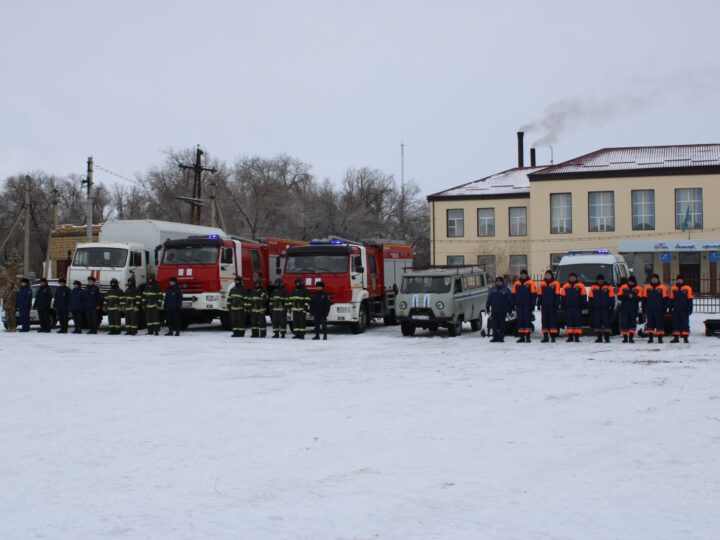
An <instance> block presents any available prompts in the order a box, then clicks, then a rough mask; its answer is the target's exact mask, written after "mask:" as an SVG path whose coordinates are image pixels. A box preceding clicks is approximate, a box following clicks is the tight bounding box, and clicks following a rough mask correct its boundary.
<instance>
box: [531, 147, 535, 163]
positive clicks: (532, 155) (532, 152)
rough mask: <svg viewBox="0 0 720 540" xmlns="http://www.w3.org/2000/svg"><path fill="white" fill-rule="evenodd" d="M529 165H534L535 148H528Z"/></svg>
mask: <svg viewBox="0 0 720 540" xmlns="http://www.w3.org/2000/svg"><path fill="white" fill-rule="evenodd" d="M530 166H531V167H535V148H531V149H530Z"/></svg>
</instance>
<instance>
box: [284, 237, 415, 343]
mask: <svg viewBox="0 0 720 540" xmlns="http://www.w3.org/2000/svg"><path fill="white" fill-rule="evenodd" d="M410 266H412V246H411V245H409V244H401V243H396V242H393V243H390V242H388V243H377V244H363V243H359V242H352V241H349V240H343V239H340V238H329V239H322V240H313V241H311V242H310V245H307V246H293V247H289V248H288V250H287V259H286V261H285V272H284V274H283V276H282V278H283V281H284V283H285V286H286V287H287V288H288V289H289V290H293V289H294V288H295V280H297V279H300V280H301V281H302V282H303V284H304V285H305V287H306V288H307V289H308V290H309V291H310V292H311V293H313V292H315V291H316V290H317V286H316V284H317V283H318V282H319V281H322V282H323V283H324V284H325V290H326V291H327V292H328V293H329V294H330V298H331V300H332V307H331V308H330V314H329V315H328V322H329V323H334V324H346V325H350V326H352V329H353V332H354V333H358V334H359V333H362V332H364V331H365V329H366V328H367V326H368V325H369V324H370V323H371V321H372V319H375V318H382V319H383V320H384V322H385V323H386V324H396V314H395V313H396V312H395V296H396V294H397V290H398V285H399V283H400V280H401V279H402V273H403V269H404V268H406V267H410Z"/></svg>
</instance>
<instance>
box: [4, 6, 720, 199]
mask: <svg viewBox="0 0 720 540" xmlns="http://www.w3.org/2000/svg"><path fill="white" fill-rule="evenodd" d="M719 20H720V2H716V1H711V0H708V1H686V2H683V3H678V2H671V1H669V0H664V1H661V0H654V1H635V0H633V1H630V0H623V1H607V0H606V1H603V2H580V1H577V0H574V1H557V2H555V1H542V2H541V1H536V0H527V1H522V0H513V1H495V2H489V1H480V0H476V1H452V0H447V1H440V0H438V1H423V0H414V1H392V0H384V1H369V0H364V1H362V2H360V1H343V0H328V1H313V0H303V1H291V0H282V1H281V0H277V1H274V0H263V1H257V0H256V1H240V0H237V1H230V0H226V1H207V0H206V1H203V2H199V1H197V0H195V1H193V2H190V1H184V0H172V1H169V0H168V1H160V0H155V1H150V0H143V1H130V0H123V1H122V2H112V3H110V2H98V1H84V2H81V1H73V0H66V1H64V2H57V1H54V0H53V1H32V2H31V1H26V2H4V3H3V14H2V21H3V24H2V32H1V33H0V66H1V67H2V71H1V72H0V73H1V74H2V75H1V79H0V81H2V84H0V178H5V177H7V176H9V175H11V174H16V173H18V172H21V171H29V170H44V171H47V172H52V173H56V174H67V173H82V172H83V170H84V167H85V160H86V159H87V157H88V156H89V155H93V156H94V158H95V161H96V162H97V163H98V164H100V165H102V166H104V167H106V168H108V169H111V170H114V171H117V172H118V173H121V174H123V175H127V176H133V175H134V174H135V173H138V172H141V171H144V170H145V169H146V168H148V167H149V166H152V165H155V164H159V163H160V162H161V161H162V160H163V150H164V149H167V148H169V147H173V148H178V149H179V148H186V147H190V146H194V145H195V144H198V143H199V144H201V145H202V146H203V147H204V148H206V149H207V150H208V151H209V152H210V153H211V154H213V155H215V156H218V157H220V158H223V159H225V160H227V161H229V162H231V161H232V160H234V159H235V158H236V157H237V156H240V155H252V154H260V155H264V156H272V155H275V154H279V153H287V154H289V155H291V156H294V157H297V158H300V159H302V160H304V161H307V162H309V163H311V164H312V166H313V171H314V173H315V174H316V175H317V176H319V177H321V178H324V177H329V178H330V179H332V180H338V179H339V178H340V177H341V176H342V173H343V171H344V170H345V169H346V168H347V167H351V166H353V167H360V166H370V167H375V168H379V169H382V170H383V171H385V172H387V173H391V174H394V175H395V176H396V177H397V178H399V176H400V157H399V156H400V149H399V147H400V141H401V140H404V141H405V144H406V178H411V179H414V180H415V181H417V182H418V184H419V185H420V187H421V189H422V190H423V192H424V193H425V194H428V193H431V192H434V191H438V190H440V189H443V188H446V187H450V186H452V185H455V184H458V183H462V182H465V181H469V180H472V179H474V178H478V177H482V176H485V175H488V174H492V173H494V172H497V171H499V170H504V169H507V168H509V167H512V166H514V165H515V163H516V159H517V158H516V146H515V132H516V131H517V130H518V128H519V127H520V126H522V125H525V124H531V123H533V122H535V121H538V120H540V119H542V118H543V115H544V112H545V110H546V107H548V106H549V105H551V104H553V103H556V102H558V101H561V104H559V105H554V106H553V107H552V109H551V111H552V112H553V113H554V114H553V116H552V118H553V119H554V121H555V122H554V123H553V124H552V125H551V127H557V126H560V127H564V129H562V130H557V131H558V133H555V131H556V130H554V129H552V130H551V131H552V133H550V139H554V142H553V146H554V153H555V161H556V162H557V161H560V160H563V159H568V158H571V157H574V156H576V155H579V154H582V153H586V152H589V151H592V150H595V149H598V148H602V147H606V146H630V145H653V144H683V143H708V142H720V134H719V133H718V129H717V128H718V119H719V118H720V112H719V111H718V104H719V103H720V99H719V98H720V77H719V76H718V73H719V71H718V68H719V64H720V60H719V59H718V58H719V56H718V51H719V50H720V33H718V30H717V25H718V21H719ZM563 100H570V101H563ZM545 135H547V134H545V133H544V132H543V130H542V129H538V130H536V132H535V133H531V134H528V136H527V142H528V143H532V142H533V141H535V140H541V139H543V138H546V139H547V137H545ZM539 157H540V159H541V161H543V162H545V161H548V160H549V150H547V149H546V148H541V149H539ZM97 179H98V180H99V181H104V182H108V183H109V182H111V181H113V179H112V177H108V176H107V175H105V174H104V173H98V175H97Z"/></svg>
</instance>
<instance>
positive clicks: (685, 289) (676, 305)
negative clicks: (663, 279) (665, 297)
mask: <svg viewBox="0 0 720 540" xmlns="http://www.w3.org/2000/svg"><path fill="white" fill-rule="evenodd" d="M670 309H671V310H672V311H679V312H681V313H682V312H685V313H688V314H690V313H692V310H693V292H692V288H691V287H690V285H683V286H682V287H678V286H677V285H673V286H672V288H671V289H670Z"/></svg>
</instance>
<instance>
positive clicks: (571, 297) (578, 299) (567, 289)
mask: <svg viewBox="0 0 720 540" xmlns="http://www.w3.org/2000/svg"><path fill="white" fill-rule="evenodd" d="M560 294H561V295H562V298H561V299H560V305H561V306H562V308H563V309H575V308H580V309H582V308H584V307H585V305H586V304H587V289H585V284H584V283H582V282H581V281H576V282H575V283H572V282H571V281H568V282H566V283H565V285H563V286H562V290H561V292H560Z"/></svg>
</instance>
